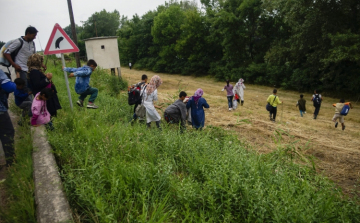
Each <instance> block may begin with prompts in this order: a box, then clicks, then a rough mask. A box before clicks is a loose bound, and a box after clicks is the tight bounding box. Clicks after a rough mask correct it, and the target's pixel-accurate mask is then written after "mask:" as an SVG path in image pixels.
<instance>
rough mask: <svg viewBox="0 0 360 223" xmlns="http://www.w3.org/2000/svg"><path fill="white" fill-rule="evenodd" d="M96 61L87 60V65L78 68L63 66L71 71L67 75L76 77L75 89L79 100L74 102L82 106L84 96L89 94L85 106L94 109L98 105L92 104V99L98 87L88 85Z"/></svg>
mask: <svg viewBox="0 0 360 223" xmlns="http://www.w3.org/2000/svg"><path fill="white" fill-rule="evenodd" d="M96 67H97V63H96V62H95V60H89V61H88V62H87V65H85V66H83V67H79V68H70V67H63V70H64V71H66V72H71V73H70V75H69V77H76V82H75V91H76V93H78V94H79V95H80V96H79V100H78V101H77V102H76V103H77V104H78V105H79V106H80V107H84V100H85V98H86V97H87V96H88V95H90V98H89V103H88V104H87V106H86V107H87V108H93V109H96V108H98V106H96V105H95V104H94V101H95V99H96V97H97V95H98V91H99V90H98V89H97V88H93V87H90V85H89V82H90V75H91V73H92V72H93V71H94V70H95V69H96Z"/></svg>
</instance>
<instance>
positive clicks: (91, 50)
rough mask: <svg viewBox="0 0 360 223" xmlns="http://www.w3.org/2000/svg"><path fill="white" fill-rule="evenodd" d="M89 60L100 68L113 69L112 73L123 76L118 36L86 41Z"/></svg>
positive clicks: (94, 38)
mask: <svg viewBox="0 0 360 223" xmlns="http://www.w3.org/2000/svg"><path fill="white" fill-rule="evenodd" d="M84 41H85V47H86V54H87V59H88V60H90V59H93V60H95V61H96V63H97V64H98V66H99V67H102V68H104V69H111V73H112V74H115V69H116V70H117V74H118V76H119V77H120V76H121V70H120V56H119V48H118V42H117V36H104V37H93V38H89V39H85V40H84Z"/></svg>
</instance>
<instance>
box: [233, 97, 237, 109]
mask: <svg viewBox="0 0 360 223" xmlns="http://www.w3.org/2000/svg"><path fill="white" fill-rule="evenodd" d="M237 106H238V102H237V100H236V99H235V100H233V107H232V108H233V109H236V108H237Z"/></svg>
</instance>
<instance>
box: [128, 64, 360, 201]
mask: <svg viewBox="0 0 360 223" xmlns="http://www.w3.org/2000/svg"><path fill="white" fill-rule="evenodd" d="M144 73H145V74H147V75H148V77H149V80H150V78H151V77H152V76H153V75H155V74H156V73H154V72H150V71H139V70H129V69H127V68H122V76H123V78H125V79H127V80H128V82H129V83H137V82H138V81H140V78H141V75H142V74H144ZM157 75H159V76H160V77H161V78H162V80H163V84H162V85H161V86H160V88H159V89H158V93H159V103H160V104H162V103H164V104H167V103H169V99H170V98H171V96H174V95H176V94H177V93H178V92H179V89H181V90H185V91H186V92H187V93H188V95H189V96H190V95H192V94H193V93H194V92H195V90H196V89H197V88H202V89H203V90H204V95H203V97H204V98H205V99H206V100H207V102H208V103H209V105H210V109H208V110H206V125H214V126H222V127H223V128H224V129H225V130H226V131H233V132H236V133H237V134H238V135H239V138H240V139H242V140H244V141H246V142H247V143H249V144H250V145H252V148H254V149H257V150H258V152H259V153H268V152H271V151H273V150H275V149H276V148H277V146H278V145H277V143H276V141H275V140H274V133H275V130H279V129H280V130H281V132H283V133H286V134H283V135H282V143H293V142H294V141H297V142H296V147H297V149H298V150H300V151H302V152H303V153H305V154H311V155H314V156H315V157H316V158H317V159H316V166H317V169H318V171H319V172H324V173H325V174H326V175H327V176H328V177H329V178H331V179H332V180H334V181H335V182H336V183H337V184H338V185H339V186H341V187H342V188H343V190H344V192H345V193H350V192H351V191H352V190H355V191H356V192H357V193H358V194H359V193H360V190H359V189H358V188H356V187H354V186H355V185H359V179H360V165H359V164H360V139H359V138H360V108H359V104H356V103H355V104H353V105H354V109H352V110H351V111H350V113H349V115H348V116H347V117H345V125H346V129H345V131H342V130H341V127H340V128H337V129H336V128H335V127H334V123H333V122H332V117H333V115H334V108H333V107H332V104H333V103H336V102H338V101H339V99H337V98H328V97H324V100H323V103H322V106H321V109H320V114H319V116H318V118H317V120H313V116H312V113H313V111H314V109H313V106H312V103H311V96H312V95H311V94H308V93H305V94H304V98H305V99H306V100H307V114H305V116H304V117H300V114H299V110H298V108H297V107H295V105H296V102H297V100H298V99H299V95H300V94H299V93H298V92H294V91H284V90H281V89H280V90H279V91H278V96H279V98H280V100H282V101H283V102H284V104H283V105H280V106H279V107H278V116H277V122H276V123H272V122H270V121H269V114H268V112H267V111H266V110H265V105H266V99H267V97H268V96H269V95H270V94H271V92H272V88H270V87H264V86H257V85H250V84H246V81H245V85H246V90H245V96H244V97H245V103H244V106H239V107H238V109H237V110H235V111H231V112H229V111H228V108H227V99H226V92H225V91H224V92H222V91H221V89H222V88H223V86H224V85H225V83H223V82H217V81H215V80H214V79H212V78H210V77H201V78H200V77H192V76H180V75H170V74H163V73H160V74H157ZM232 84H233V85H234V84H235V83H232ZM164 109H165V108H163V110H164Z"/></svg>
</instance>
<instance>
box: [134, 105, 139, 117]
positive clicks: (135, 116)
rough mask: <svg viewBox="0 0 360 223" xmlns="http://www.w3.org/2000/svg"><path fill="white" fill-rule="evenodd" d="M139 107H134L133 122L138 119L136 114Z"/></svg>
mask: <svg viewBox="0 0 360 223" xmlns="http://www.w3.org/2000/svg"><path fill="white" fill-rule="evenodd" d="M138 106H139V104H135V106H134V115H133V120H136V119H137V115H136V114H135V111H136V108H137V107H138Z"/></svg>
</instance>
